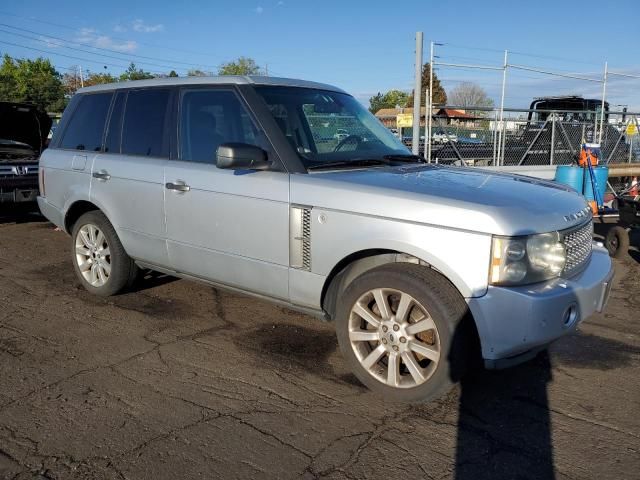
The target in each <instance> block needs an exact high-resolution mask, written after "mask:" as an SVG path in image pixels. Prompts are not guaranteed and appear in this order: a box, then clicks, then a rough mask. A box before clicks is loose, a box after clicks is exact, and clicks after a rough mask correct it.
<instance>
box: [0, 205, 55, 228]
mask: <svg viewBox="0 0 640 480" xmlns="http://www.w3.org/2000/svg"><path fill="white" fill-rule="evenodd" d="M46 221H47V219H46V218H44V217H43V216H42V214H41V213H40V210H39V209H38V205H36V204H33V203H26V204H14V203H5V204H0V225H2V224H6V223H33V222H46Z"/></svg>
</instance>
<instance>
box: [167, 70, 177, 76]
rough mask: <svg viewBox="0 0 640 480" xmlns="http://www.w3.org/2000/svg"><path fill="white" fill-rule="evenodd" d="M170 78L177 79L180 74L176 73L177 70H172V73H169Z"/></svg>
mask: <svg viewBox="0 0 640 480" xmlns="http://www.w3.org/2000/svg"><path fill="white" fill-rule="evenodd" d="M169 76H170V77H177V76H178V74H177V73H176V71H175V70H171V71H170V72H169Z"/></svg>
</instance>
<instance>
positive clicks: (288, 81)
mask: <svg viewBox="0 0 640 480" xmlns="http://www.w3.org/2000/svg"><path fill="white" fill-rule="evenodd" d="M174 85H178V86H179V85H272V86H287V87H301V88H317V89H320V90H331V91H334V92H340V93H345V92H344V90H341V89H340V88H338V87H334V86H333V85H327V84H325V83H317V82H309V81H307V80H297V79H294V78H280V77H263V76H253V75H220V76H217V77H196V76H193V77H166V78H150V79H148V80H133V81H128V82H116V83H105V84H102V85H93V86H91V87H85V88H81V89H79V90H78V92H77V93H90V92H100V91H107V90H118V89H121V88H143V87H160V86H174Z"/></svg>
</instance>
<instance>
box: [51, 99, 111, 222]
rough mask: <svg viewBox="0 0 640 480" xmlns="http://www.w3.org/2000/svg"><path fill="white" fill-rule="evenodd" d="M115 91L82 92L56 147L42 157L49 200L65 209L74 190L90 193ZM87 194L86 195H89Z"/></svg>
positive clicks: (73, 102) (73, 104) (71, 105)
mask: <svg viewBox="0 0 640 480" xmlns="http://www.w3.org/2000/svg"><path fill="white" fill-rule="evenodd" d="M112 98H113V92H101V93H92V94H82V95H78V96H76V97H74V98H73V100H72V101H71V104H70V105H69V107H67V108H68V112H65V116H67V115H70V117H69V118H65V120H66V121H67V124H66V126H65V128H64V130H62V131H61V134H62V137H61V138H60V140H59V141H57V140H58V139H56V144H55V146H54V148H49V149H46V150H45V151H44V153H43V155H42V157H41V159H40V160H41V161H40V167H41V168H42V169H43V173H44V177H45V182H46V183H45V185H46V196H47V201H48V202H49V203H50V204H52V205H54V206H55V207H57V208H58V209H59V210H64V209H65V208H67V207H68V203H69V202H71V201H73V200H74V199H73V198H71V197H72V196H73V195H74V194H77V195H86V194H87V193H88V190H89V187H90V184H91V180H90V178H91V176H90V174H91V166H92V164H93V160H94V158H95V157H96V155H98V153H99V152H100V150H101V149H102V140H103V135H104V129H105V125H106V122H107V116H108V114H109V107H110V105H111V100H112ZM85 198H86V197H85Z"/></svg>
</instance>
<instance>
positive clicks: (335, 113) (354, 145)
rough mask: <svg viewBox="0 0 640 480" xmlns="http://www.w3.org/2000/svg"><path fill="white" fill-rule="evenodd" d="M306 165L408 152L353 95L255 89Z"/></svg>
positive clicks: (276, 88)
mask: <svg viewBox="0 0 640 480" xmlns="http://www.w3.org/2000/svg"><path fill="white" fill-rule="evenodd" d="M256 91H257V92H258V94H259V95H260V96H262V98H263V99H264V100H265V102H266V103H267V105H268V106H269V109H270V110H271V113H272V115H273V117H274V118H275V120H276V123H277V124H278V126H279V127H280V129H281V130H282V133H283V134H284V135H285V137H286V138H287V140H288V141H289V143H290V144H291V146H292V147H293V148H294V150H295V151H296V152H297V153H298V155H299V156H300V158H301V160H302V162H303V163H304V164H305V167H307V168H318V167H320V168H321V167H322V165H323V164H326V165H327V166H329V165H332V166H333V165H337V164H339V163H341V162H344V163H345V164H346V165H348V164H349V162H353V165H356V164H358V165H359V166H363V165H365V164H364V163H363V162H362V161H376V160H379V161H381V162H382V161H385V159H386V158H388V157H403V156H410V155H411V152H409V150H407V148H406V147H405V146H404V145H403V144H402V142H400V140H398V139H397V138H396V137H395V136H394V135H393V134H392V133H391V132H390V131H389V130H388V129H387V128H385V127H384V126H383V125H382V124H381V123H380V122H379V121H378V119H377V118H376V117H374V116H373V115H372V114H371V113H370V112H369V111H368V110H367V109H366V108H364V106H362V105H361V104H360V102H358V101H357V100H356V99H355V98H353V97H352V96H350V95H347V94H345V93H338V92H332V91H327V90H318V89H312V88H299V87H256Z"/></svg>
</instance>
